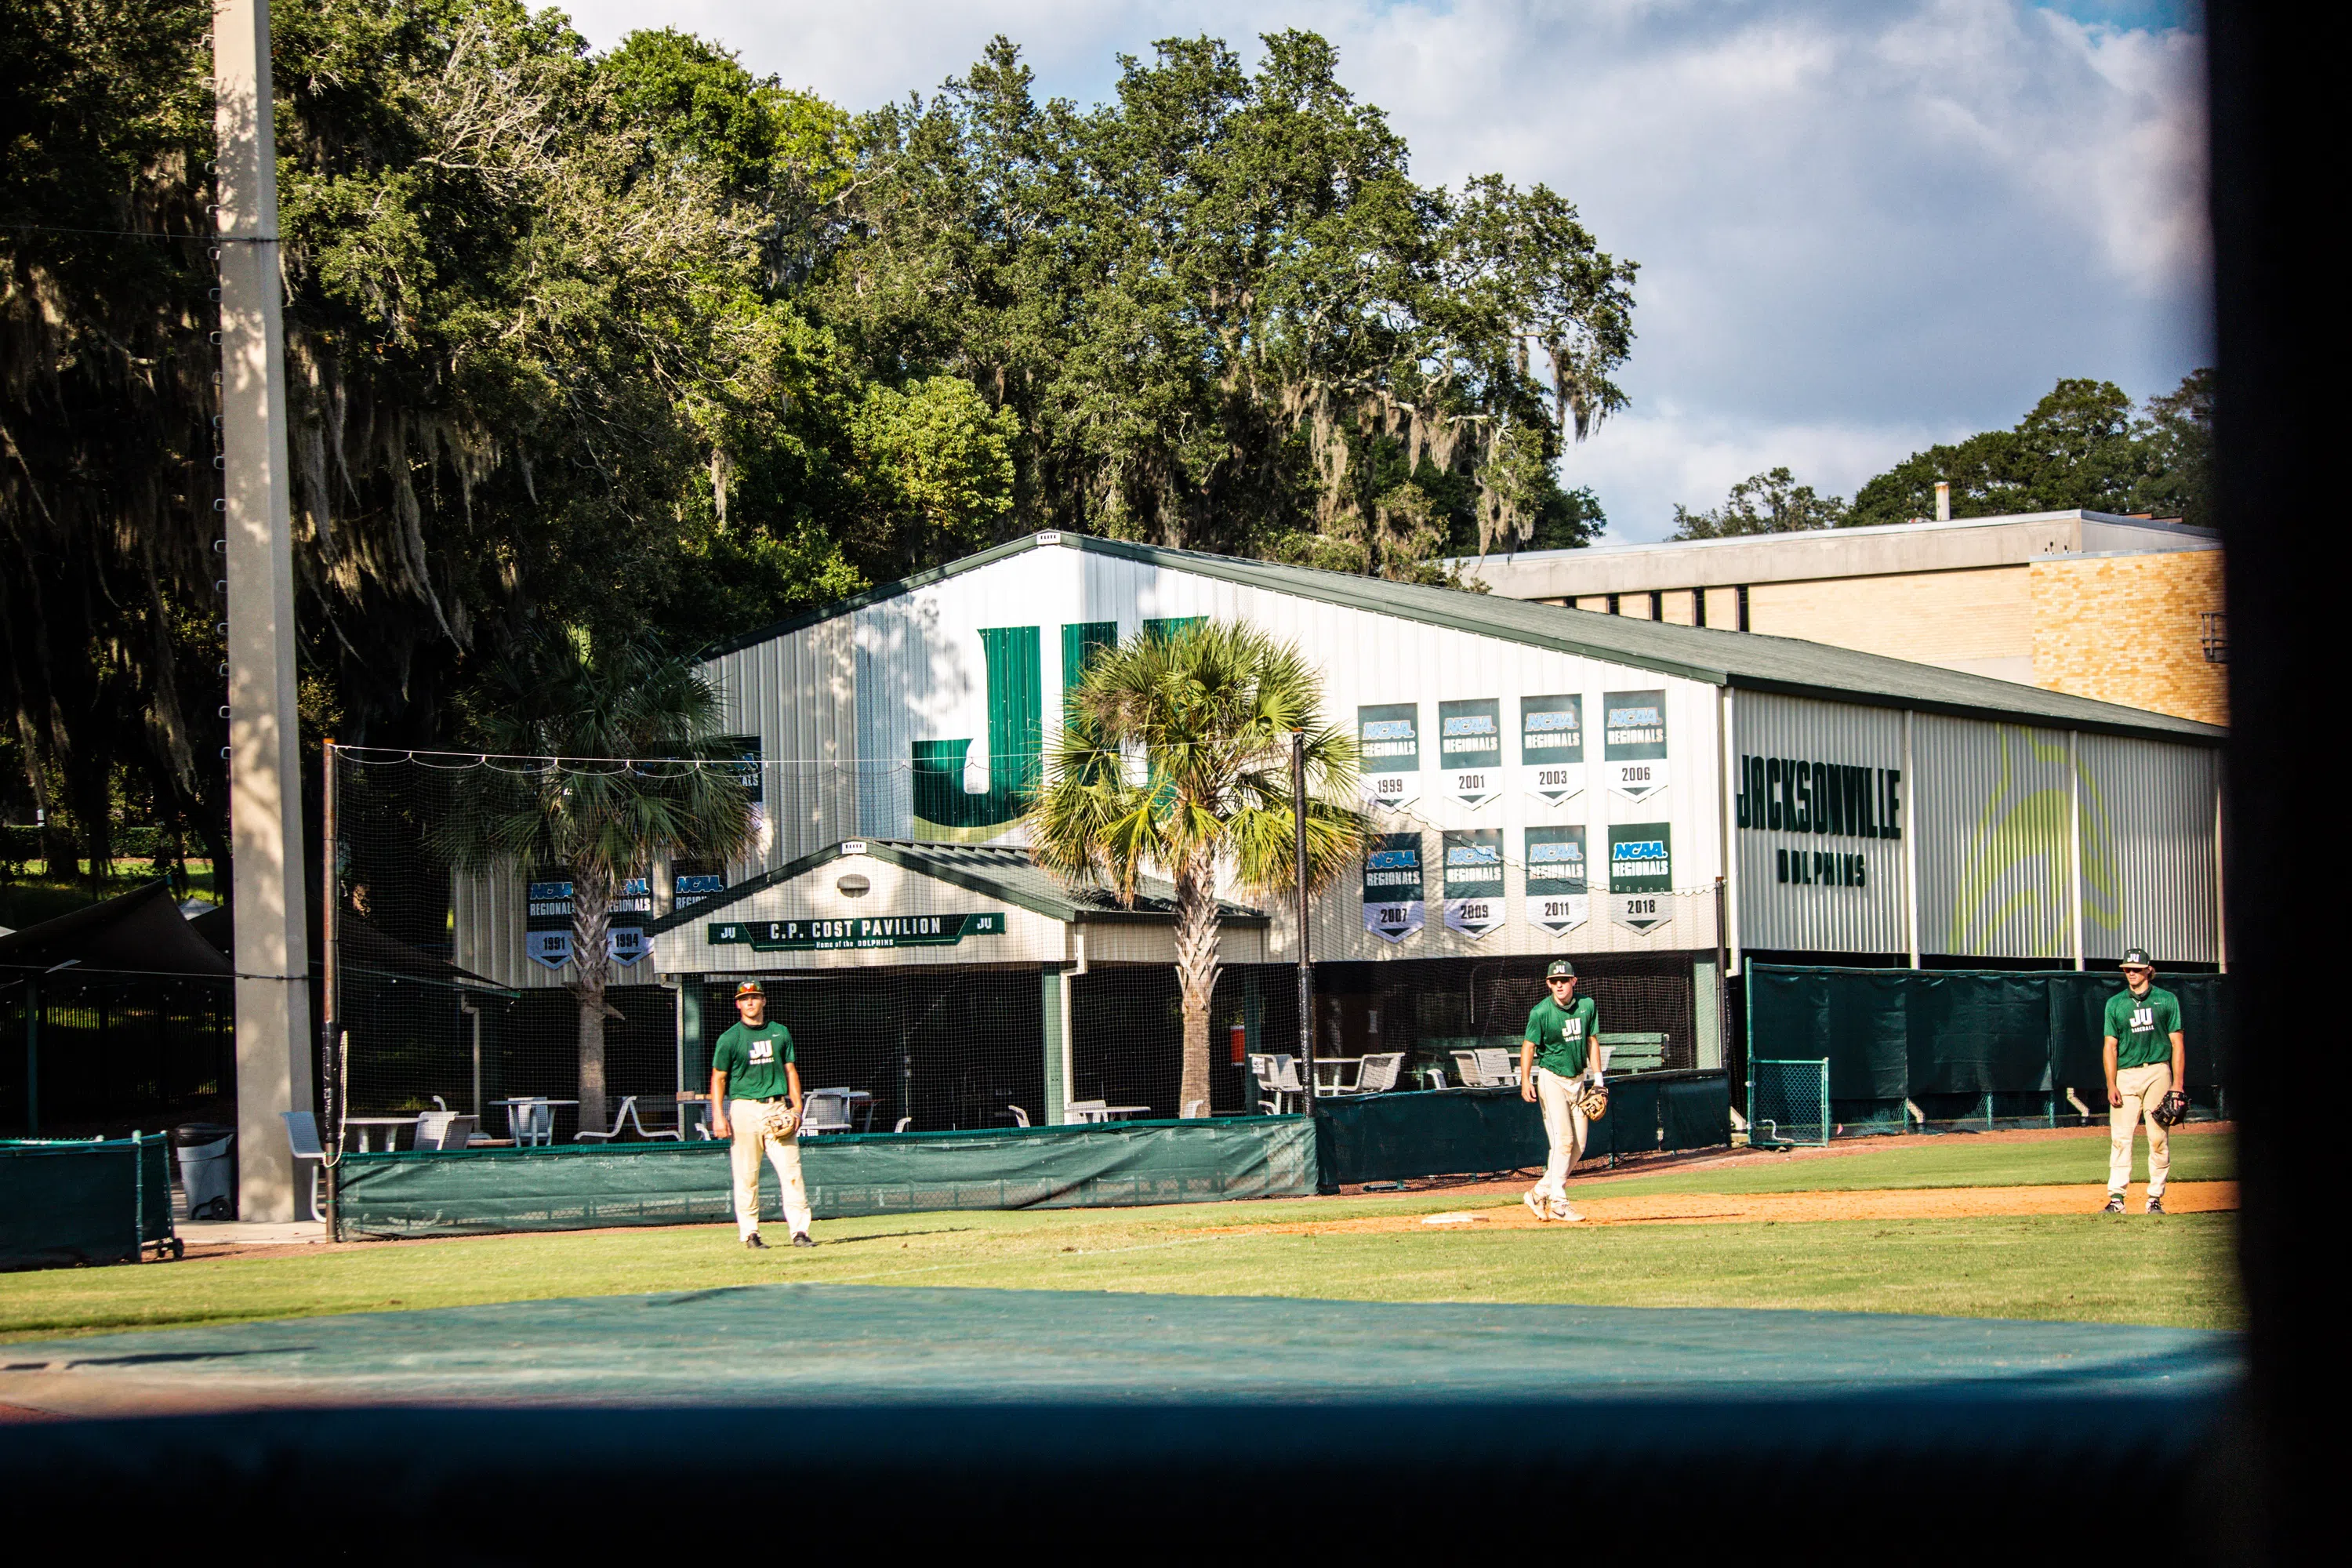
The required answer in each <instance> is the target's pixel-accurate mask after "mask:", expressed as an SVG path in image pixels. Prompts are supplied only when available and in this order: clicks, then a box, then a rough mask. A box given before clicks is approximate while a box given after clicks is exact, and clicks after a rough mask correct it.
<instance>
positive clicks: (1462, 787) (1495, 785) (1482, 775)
mask: <svg viewBox="0 0 2352 1568" xmlns="http://www.w3.org/2000/svg"><path fill="white" fill-rule="evenodd" d="M1437 752H1438V756H1439V759H1440V765H1441V766H1443V767H1444V769H1445V793H1446V794H1447V795H1452V796H1453V797H1454V799H1456V800H1458V801H1460V802H1461V803H1462V804H1463V805H1466V806H1469V807H1471V808H1473V809H1474V810H1475V808H1477V807H1479V806H1482V805H1486V803H1487V802H1488V801H1490V800H1492V799H1494V798H1495V797H1496V795H1500V794H1502V793H1503V704H1502V702H1501V701H1500V700H1497V699H1496V698H1492V697H1483V698H1479V699H1477V700H1475V701H1469V702H1441V703H1439V704H1438V705H1437Z"/></svg>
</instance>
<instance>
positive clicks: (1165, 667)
mask: <svg viewBox="0 0 2352 1568" xmlns="http://www.w3.org/2000/svg"><path fill="white" fill-rule="evenodd" d="M1322 696H1323V690H1322V681H1321V679H1320V678H1319V677H1318V675H1317V674H1316V672H1315V671H1314V670H1313V669H1312V668H1310V667H1309V666H1308V664H1307V660H1306V658H1304V657H1303V656H1302V655H1301V654H1300V653H1299V651H1298V649H1297V646H1296V645H1294V644H1291V643H1286V642H1283V641H1280V640H1278V639H1276V638H1275V637H1269V636H1267V635H1266V634H1265V633H1264V632H1262V631H1259V630H1257V629H1256V628H1255V627H1252V626H1243V625H1240V624H1238V623H1234V622H1225V621H1200V622H1195V623H1193V624H1192V625H1190V626H1185V627H1182V628H1181V629H1179V630H1178V631H1176V632H1175V633H1173V634H1172V635H1163V634H1159V633H1156V632H1146V633H1144V634H1143V635H1141V636H1139V637H1135V638H1133V639H1131V640H1129V641H1128V642H1126V643H1123V644H1121V645H1119V646H1118V647H1114V648H1108V649H1105V650H1104V651H1103V652H1102V653H1100V654H1099V655H1097V657H1096V658H1095V659H1094V660H1093V662H1092V663H1091V664H1089V666H1088V667H1087V671H1086V674H1085V676H1084V677H1083V678H1082V679H1080V680H1079V682H1078V683H1077V685H1076V688H1075V689H1073V690H1072V691H1071V692H1070V694H1069V697H1068V700H1067V702H1066V712H1065V714H1064V718H1063V724H1062V727H1061V729H1060V731H1058V732H1057V733H1056V734H1055V736H1054V738H1053V739H1052V740H1051V741H1050V742H1048V744H1047V747H1046V768H1045V780H1044V782H1043V783H1042V784H1041V785H1040V787H1039V790H1038V794H1037V797H1036V800H1035V802H1034V805H1032V806H1031V807H1030V809H1029V812H1028V814H1027V816H1026V817H1025V819H1024V821H1025V825H1026V826H1027V828H1028V838H1029V846H1030V853H1031V855H1032V856H1034V858H1035V859H1036V861H1037V863H1038V864H1039V865H1040V866H1043V867H1045V868H1046V869H1047V870H1049V871H1052V872H1053V873H1054V874H1055V876H1057V877H1059V878H1060V879H1062V880H1063V881H1065V882H1066V883H1068V884H1070V885H1072V886H1083V885H1093V886H1108V887H1109V888H1110V889H1113V890H1114V891H1115V892H1116V893H1117V894H1118V898H1119V900H1120V901H1121V902H1122V903H1126V904H1130V905H1131V904H1133V903H1134V901H1135V892H1136V884H1137V880H1138V879H1139V878H1140V877H1141V876H1142V874H1143V873H1144V872H1145V871H1146V870H1147V869H1149V870H1152V871H1156V872H1157V873H1159V874H1160V875H1161V876H1164V877H1166V878H1167V879H1169V880H1170V881H1171V882H1172V883H1174V884H1175V888H1176V980H1177V985H1178V988H1179V990H1180V992H1181V996H1182V1002H1183V1016H1184V1057H1183V1073H1182V1079H1181V1088H1180V1089H1179V1091H1178V1098H1179V1102H1180V1104H1181V1105H1182V1106H1184V1107H1186V1108H1190V1107H1191V1106H1192V1103H1193V1102H1194V1101H1195V1100H1207V1099H1208V1098H1209V1002H1210V998H1211V996H1212V994H1213V993H1214V992H1215V990H1216V984H1217V921H1218V909H1217V882H1218V878H1219V876H1220V874H1221V872H1222V871H1224V870H1228V869H1229V870H1230V871H1231V872H1232V874H1233V875H1234V879H1235V881H1236V882H1237V883H1238V885H1239V886H1240V888H1241V889H1244V891H1246V892H1248V893H1250V894H1252V895H1253V896H1257V897H1267V896H1272V895H1276V894H1279V893H1281V892H1282V891H1284V890H1286V889H1291V888H1294V887H1295V886H1296V880H1295V873H1294V871H1293V868H1292V835H1293V817H1292V815H1291V789H1290V753H1291V740H1292V737H1293V736H1294V735H1295V734H1298V733H1301V732H1303V733H1304V734H1305V736H1306V752H1307V885H1308V887H1309V889H1316V888H1320V887H1323V886H1325V885H1327V884H1328V883H1329V882H1330V881H1331V879H1333V878H1335V877H1337V876H1339V874H1340V872H1341V871H1343V870H1344V869H1345V868H1347V867H1348V866H1349V864H1350V863H1351V862H1353V861H1354V859H1355V858H1357V856H1358V855H1359V854H1360V852H1361V849H1362V846H1363V842H1364V835H1365V827H1366V824H1365V819H1364V816H1363V814H1362V813H1361V812H1360V810H1358V809H1357V807H1356V805H1355V804H1354V802H1355V799H1356V742H1355V739H1354V737H1353V736H1351V735H1350V734H1349V733H1348V732H1347V731H1345V730H1343V729H1339V728H1337V727H1335V726H1333V725H1331V724H1329V723H1327V722H1326V721H1324V718H1323V715H1322V713H1321V711H1320V705H1321V702H1322ZM1137 763H1140V765H1139V766H1138V765H1136V764H1137Z"/></svg>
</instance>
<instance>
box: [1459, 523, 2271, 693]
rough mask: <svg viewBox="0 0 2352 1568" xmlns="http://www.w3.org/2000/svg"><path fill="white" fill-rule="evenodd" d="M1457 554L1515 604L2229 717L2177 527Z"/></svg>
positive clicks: (1983, 529)
mask: <svg viewBox="0 0 2352 1568" xmlns="http://www.w3.org/2000/svg"><path fill="white" fill-rule="evenodd" d="M1459 565H1460V566H1461V568H1462V573H1463V575H1464V577H1465V579H1467V580H1470V581H1475V582H1479V583H1483V584H1486V587H1487V588H1488V589H1489V590H1491V591H1492V592H1494V593H1496V594H1502V595H1508V596H1509V597H1511V598H1515V599H1531V600H1536V601H1538V602H1541V603H1546V604H1554V605H1569V606H1572V607H1574V608H1577V609H1582V610H1598V611H1601V612H1602V613H1604V614H1610V615H1620V616H1638V617H1643V618H1654V619H1659V620H1664V621H1670V622H1674V623H1675V624H1677V625H1681V626H1712V627H1720V628H1723V629H1726V630H1737V631H1745V632H1755V633H1760V634H1763V635H1766V636H1771V637H1802V638H1804V639H1806V640H1807V641H1809V642H1821V643H1829V644H1832V645H1833V646H1835V647H1850V648H1855V649H1859V650H1861V651H1863V652H1865V653H1876V654H1885V655H1886V656H1887V657H1889V658H1906V659H1911V660H1913V661H1915V662H1917V663H1920V664H1932V665H1938V666H1941V667H1943V668H1947V669H1958V670H1965V671H1967V672H1968V673H1969V674H1971V675H1989V676H1991V677H1993V678H1995V679H2001V680H2014V681H2018V682H2020V683H2021V684H2025V685H2031V686H2039V687H2042V688H2043V689H2047V690H2052V691H2065V692H2071V693H2073V694H2074V695H2076V696H2081V697H2093V698H2097V699H2100V700H2104V701H2108V702H2120V703H2125V704H2127V705H2129V706H2133V707H2142V708H2147V709H2150V710H2154V711H2157V712H2159V713H2168V714H2172V715H2174V716H2176V717H2178V718H2182V719H2194V720H2199V721H2203V722H2205V723H2210V724H2222V723H2227V722H2228V721H2229V707H2228V680H2227V675H2228V668H2227V665H2226V662H2225V661H2226V659H2227V658H2228V642H2227V638H2226V636H2225V635H2224V631H2223V623H2222V620H2221V607H2222V604H2221V565H2222V563H2221V544H2220V541H2219V539H2218V538H2217V536H2216V535H2215V534H2214V533H2213V532H2212V531H2210V530H2207V529H2198V528H2188V527H2184V526H2183V525H2181V524H2180V523H2178V522H2172V521H2158V520H2154V519H2149V518H2133V517H2116V516H2113V515H2111V514H2108V513H2105V512H2095V511H2080V510H2076V511H2055V512H2034V513H2028V514H2023V515H2019V516H2010V517H1974V518H1961V519H1958V520H1954V521H1937V522H1913V523H1898V524H1895V525H1893V526H1891V527H1884V528H1845V529H1830V530H1825V531H1820V532H1811V533H1780V534H1759V535H1748V536H1743V537H1739V538H1733V539H1706V540H1690V541H1685V542H1678V543H1664V544H1604V545H1596V546H1593V547H1591V548H1590V549H1584V550H1549V551H1537V552H1528V553H1524V554H1517V555H1489V556H1482V557H1475V558H1469V559H1465V560H1464V561H1462V562H1460V563H1459Z"/></svg>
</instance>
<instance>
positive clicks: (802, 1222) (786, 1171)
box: [727, 1100, 809, 1237]
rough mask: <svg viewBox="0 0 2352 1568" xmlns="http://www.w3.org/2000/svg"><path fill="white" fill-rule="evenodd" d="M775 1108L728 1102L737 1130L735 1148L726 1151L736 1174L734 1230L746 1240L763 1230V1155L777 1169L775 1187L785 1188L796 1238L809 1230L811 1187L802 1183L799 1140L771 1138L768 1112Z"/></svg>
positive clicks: (757, 1102) (761, 1103)
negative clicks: (761, 1187) (761, 1214)
mask: <svg viewBox="0 0 2352 1568" xmlns="http://www.w3.org/2000/svg"><path fill="white" fill-rule="evenodd" d="M773 1109H775V1108H774V1107H773V1106H771V1105H769V1104H767V1103H766V1102H765V1101H763V1100H729V1101H728V1102H727V1120H728V1121H730V1122H732V1123H733V1124H734V1128H735V1142H734V1145H733V1147H731V1148H730V1149H729V1150H728V1151H727V1159H728V1163H730V1165H732V1166H733V1167H734V1171H735V1228H736V1230H737V1231H738V1232H739V1233H740V1234H741V1235H743V1236H747V1237H749V1236H756V1235H758V1234H759V1231H760V1156H761V1153H762V1152H764V1153H765V1154H766V1155H767V1159H768V1163H770V1164H771V1165H773V1166H774V1167H775V1168H776V1185H778V1186H779V1187H782V1189H783V1194H784V1223H785V1224H786V1225H789V1226H792V1227H793V1235H794V1236H799V1235H802V1234H803V1233H804V1232H806V1231H807V1229H808V1227H809V1203H808V1187H807V1186H806V1184H803V1182H802V1181H801V1145H800V1140H798V1139H797V1138H772V1137H770V1136H769V1135H768V1112H769V1111H771V1110H773Z"/></svg>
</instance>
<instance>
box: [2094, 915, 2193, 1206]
mask: <svg viewBox="0 0 2352 1568" xmlns="http://www.w3.org/2000/svg"><path fill="white" fill-rule="evenodd" d="M2123 972H2124V988H2123V989H2122V990H2121V991H2118V992H2116V994H2114V995H2113V996H2111V997H2109V998H2108V999H2107V1018H2106V1042H2105V1046H2104V1047H2103V1055H2104V1057H2105V1062H2106V1068H2107V1206H2106V1210H2105V1212H2106V1213H2108V1214H2121V1213H2123V1212H2124V1187H2125V1185H2126V1184H2127V1183H2128V1182H2129V1181H2130V1180H2131V1165H2132V1129H2133V1128H2134V1127H2135V1126H2136V1125H2137V1124H2138V1123H2139V1122H2141V1121H2146V1122H2147V1212H2148V1213H2150V1214H2162V1213H2163V1212H2164V1179H2165V1177H2166V1176H2168V1175H2169V1174H2170V1173H2171V1171H2172V1140H2171V1137H2170V1135H2169V1133H2168V1131H2167V1129H2168V1126H2169V1125H2170V1122H2171V1121H2178V1120H2179V1110H2180V1109H2183V1108H2180V1107H2168V1106H2167V1105H2166V1104H2165V1101H2166V1100H2167V1098H2168V1097H2169V1096H2170V1095H2171V1094H2172V1093H2173V1092H2174V1091H2175V1090H2176V1089H2179V1090H2181V1091H2182V1092H2183V1093H2184V1094H2185V1093H2186V1090H2185V1089H2184V1088H2183V1086H2184V1085H2186V1084H2187V1082H2188V1081H2189V1078H2188V1060H2189V1037H2188V1036H2187V1035H2185V1034H2183V1033H2182V1032H2181V1028H2180V999H2179V997H2177V996H2175V995H2174V994H2172V993H2171V992H2169V991H2167V990H2164V989H2163V988H2162V987H2160V986H2158V984H2156V965H2155V964H2153V963H2150V962H2149V961H2148V956H2147V953H2146V952H2143V951H2141V950H2140V949H2138V948H2137V947H2136V948H2133V949H2132V950H2131V951H2130V952H2126V953H2125V954H2124V962H2123Z"/></svg>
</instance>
